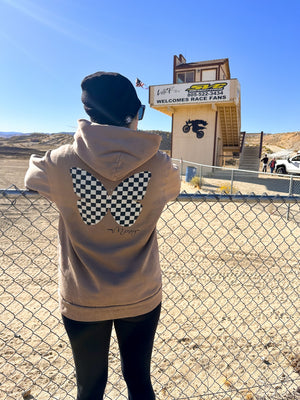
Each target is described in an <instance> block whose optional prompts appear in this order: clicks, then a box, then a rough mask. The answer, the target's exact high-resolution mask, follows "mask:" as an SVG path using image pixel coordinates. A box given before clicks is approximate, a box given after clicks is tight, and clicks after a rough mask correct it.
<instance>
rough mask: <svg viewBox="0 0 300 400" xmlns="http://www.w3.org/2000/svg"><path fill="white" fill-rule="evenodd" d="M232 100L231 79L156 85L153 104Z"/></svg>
mask: <svg viewBox="0 0 300 400" xmlns="http://www.w3.org/2000/svg"><path fill="white" fill-rule="evenodd" d="M229 100H230V80H226V81H213V82H196V83H180V84H173V85H160V86H154V103H153V105H157V106H159V105H167V104H168V105H171V104H173V105H175V104H192V103H212V102H219V101H229Z"/></svg>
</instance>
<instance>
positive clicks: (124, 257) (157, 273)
mask: <svg viewBox="0 0 300 400" xmlns="http://www.w3.org/2000/svg"><path fill="white" fill-rule="evenodd" d="M160 141H161V137H160V136H159V135H153V134H150V133H147V132H139V131H135V130H130V129H127V128H123V127H116V126H109V125H99V124H96V123H91V122H89V121H87V120H79V127H78V130H77V132H76V134H75V136H74V142H73V144H71V145H65V146H61V147H59V148H58V149H55V150H52V151H49V152H47V153H46V154H45V156H44V157H42V158H40V157H37V156H35V155H33V156H31V159H30V165H29V169H28V171H27V173H26V176H25V186H26V188H28V189H31V190H35V191H38V192H39V193H40V194H41V195H43V196H45V197H47V198H48V199H50V200H51V201H53V202H55V203H56V205H57V208H58V210H59V213H60V218H59V230H58V233H59V249H58V250H59V301H60V308H61V312H62V314H63V315H65V316H66V317H68V318H70V319H73V320H78V321H101V320H107V319H117V318H125V317H132V316H136V315H141V314H144V313H147V312H150V311H151V310H152V309H154V308H155V307H156V306H157V305H158V304H159V303H160V302H161V297H162V289H161V270H160V265H159V254H158V244H157V236H156V224H157V221H158V219H159V217H160V214H161V212H162V210H163V208H164V206H165V205H166V203H167V202H168V201H170V200H173V199H175V198H176V197H177V195H178V194H179V191H180V177H179V171H178V169H177V168H176V167H175V166H174V165H173V164H172V162H171V160H170V158H169V157H168V156H167V155H166V154H165V153H163V152H160V151H159V150H158V149H159V145H160Z"/></svg>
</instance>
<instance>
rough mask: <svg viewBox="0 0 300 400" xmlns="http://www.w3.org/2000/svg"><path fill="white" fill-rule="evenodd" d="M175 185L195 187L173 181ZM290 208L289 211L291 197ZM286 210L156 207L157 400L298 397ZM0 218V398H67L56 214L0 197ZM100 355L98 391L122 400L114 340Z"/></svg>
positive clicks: (4, 172)
mask: <svg viewBox="0 0 300 400" xmlns="http://www.w3.org/2000/svg"><path fill="white" fill-rule="evenodd" d="M277 143H278V142H277ZM38 150H39V149H38ZM44 150H45V149H44V148H43V149H42V151H44ZM26 158H27V155H26ZM26 158H23V156H22V157H19V158H14V157H12V156H9V157H8V156H6V157H5V158H2V159H1V160H0V168H1V181H0V186H1V188H3V189H4V188H8V187H10V186H11V185H13V184H14V185H16V186H17V187H19V188H22V187H23V179H24V174H25V171H26V169H27V166H28V159H26ZM218 184H219V183H218ZM216 185H217V184H216ZM246 189H247V190H248V189H249V188H246V187H245V191H246ZM182 190H186V191H187V192H193V191H196V190H197V188H193V187H192V186H191V185H190V184H189V183H187V182H184V181H183V182H182ZM253 191H254V192H255V188H254V190H253ZM290 208H291V210H290V211H291V214H293V215H295V214H298V215H299V203H295V204H291V205H290ZM286 210H287V205H285V204H281V203H268V202H266V203H251V204H248V203H241V204H237V203H234V202H227V203H219V202H214V201H212V202H193V201H189V202H174V203H170V204H169V205H168V207H167V208H166V209H165V210H164V212H163V215H162V218H161V220H160V221H159V224H158V240H159V245H160V255H161V266H162V271H163V287H164V301H163V310H162V317H161V322H160V325H159V329H158V334H157V338H156V341H155V349H154V352H153V368H152V369H153V372H152V375H153V382H154V388H155V392H156V394H157V399H158V400H169V399H176V400H183V399H186V400H187V399H190V400H193V399H197V400H198V399H203V400H204V399H205V400H212V399H213V400H219V399H220V400H221V399H222V400H240V399H246V400H279V399H281V400H292V399H294V400H296V399H299V398H300V393H298V391H297V390H298V387H299V386H300V375H299V373H300V356H299V354H300V346H299V339H300V337H299V321H300V318H299V309H300V307H299V306H300V304H299V272H300V271H299V256H300V245H299V237H300V224H299V222H297V220H296V219H289V220H286V218H285V215H286ZM0 215H1V218H0V229H1V247H0V254H1V274H0V294H1V302H0V310H1V321H0V398H1V399H2V398H3V400H8V399H9V400H13V399H14V400H16V399H22V398H27V399H32V400H48V399H49V398H51V399H56V400H64V399H65V400H72V399H74V398H75V392H76V390H75V377H74V369H73V364H72V357H71V352H70V348H69V344H68V341H67V338H66V335H65V333H64V330H63V327H62V324H61V322H60V315H59V312H58V304H57V272H56V270H57V262H56V243H57V238H56V236H57V231H56V229H57V212H56V210H55V207H54V206H53V205H51V204H50V203H49V202H48V201H46V200H45V199H43V198H39V197H37V196H28V197H24V196H17V197H14V196H12V197H10V196H2V198H1V202H0ZM109 361H110V377H109V384H108V387H107V397H106V398H107V399H110V400H116V399H126V390H125V387H124V383H123V380H122V378H121V370H120V362H119V358H118V350H117V345H116V342H115V340H113V341H112V346H111V352H110V356H109Z"/></svg>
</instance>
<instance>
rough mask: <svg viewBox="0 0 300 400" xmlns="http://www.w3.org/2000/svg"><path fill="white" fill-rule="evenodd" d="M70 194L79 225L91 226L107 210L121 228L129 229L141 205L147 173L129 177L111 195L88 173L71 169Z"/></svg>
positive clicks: (74, 168)
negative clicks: (75, 195) (73, 197)
mask: <svg viewBox="0 0 300 400" xmlns="http://www.w3.org/2000/svg"><path fill="white" fill-rule="evenodd" d="M70 173H71V176H72V182H73V189H74V192H75V193H76V194H77V196H78V197H80V200H78V201H77V207H78V209H79V212H80V215H81V218H82V220H83V222H84V223H85V224H87V225H95V224H97V223H98V222H100V221H101V220H102V218H103V217H104V216H105V215H106V214H107V212H108V210H110V212H111V214H112V216H113V217H114V219H115V221H116V222H117V223H118V224H119V225H121V226H131V225H133V224H134V223H135V221H136V220H137V218H138V217H139V215H140V213H141V211H142V208H143V206H142V204H141V203H140V201H141V200H143V198H144V196H145V194H146V191H147V187H148V183H149V181H150V178H151V172H149V171H143V172H138V173H136V174H134V175H131V176H130V177H129V178H126V179H125V180H124V181H123V182H121V183H120V184H119V185H118V186H117V187H116V189H115V190H114V191H113V192H112V194H111V195H109V194H108V193H107V190H106V189H105V187H104V186H103V185H102V183H101V182H100V181H99V180H98V179H97V178H95V177H94V176H93V175H92V174H90V173H89V172H87V171H85V170H83V169H80V168H77V167H73V168H71V169H70Z"/></svg>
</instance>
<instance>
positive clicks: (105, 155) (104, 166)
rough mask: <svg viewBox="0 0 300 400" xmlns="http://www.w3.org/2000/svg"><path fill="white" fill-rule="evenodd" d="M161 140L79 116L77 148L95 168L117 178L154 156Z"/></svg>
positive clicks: (75, 141) (148, 134) (106, 176)
mask: <svg viewBox="0 0 300 400" xmlns="http://www.w3.org/2000/svg"><path fill="white" fill-rule="evenodd" d="M160 142H161V137H160V136H159V135H155V134H152V133H148V132H140V131H135V130H131V129H128V128H123V127H118V126H112V125H99V124H96V123H92V122H90V121H87V120H85V119H80V120H79V121H78V129H77V132H76V133H75V136H74V149H75V152H76V153H77V155H78V156H79V157H80V158H81V159H82V161H84V162H85V163H86V164H87V165H89V166H90V167H91V168H92V169H93V170H94V171H97V172H98V173H99V174H100V175H102V176H104V177H105V178H107V179H109V180H111V181H117V180H120V179H122V178H124V176H126V175H127V174H128V173H130V172H131V171H133V170H135V169H136V168H138V167H139V166H140V165H142V164H144V163H145V162H146V161H148V160H149V159H150V158H152V157H153V156H154V155H155V154H156V153H157V151H158V149H159V145H160Z"/></svg>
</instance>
